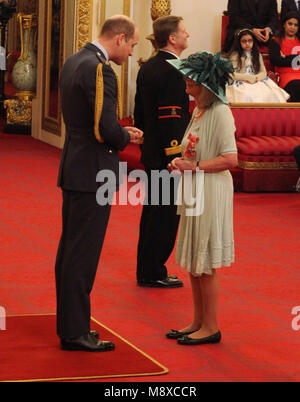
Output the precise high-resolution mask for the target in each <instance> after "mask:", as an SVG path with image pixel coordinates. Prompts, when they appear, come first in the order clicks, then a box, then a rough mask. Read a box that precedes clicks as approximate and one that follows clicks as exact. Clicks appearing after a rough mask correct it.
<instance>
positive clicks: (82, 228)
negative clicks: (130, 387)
mask: <svg viewBox="0 0 300 402" xmlns="http://www.w3.org/2000/svg"><path fill="white" fill-rule="evenodd" d="M137 42H138V30H137V27H136V26H135V24H134V23H133V22H132V21H131V20H130V19H129V18H127V17H125V16H114V17H112V18H110V19H108V20H107V21H106V22H105V23H104V25H103V28H102V31H101V35H100V38H99V39H98V40H96V41H94V42H93V43H87V44H86V45H85V46H84V48H83V49H82V50H80V51H79V52H78V53H76V54H74V55H72V56H71V57H70V58H69V59H68V60H67V61H66V63H65V65H64V67H63V70H62V73H61V96H62V112H63V117H64V122H65V125H66V140H65V145H64V148H63V153H62V158H61V163H60V169H59V177H58V185H59V186H60V187H61V188H62V193H63V207H62V235H61V239H60V244H59V247H58V252H57V258H56V265H55V273H56V290H57V333H58V336H59V337H60V339H61V346H62V348H63V349H65V350H85V351H106V350H112V349H113V348H114V345H113V344H112V343H111V342H107V341H100V340H99V339H98V337H99V334H98V333H96V332H95V331H90V315H91V311H90V293H91V290H92V287H93V283H94V279H95V275H96V271H97V266H98V262H99V258H100V253H101V248H102V245H103V241H104V236H105V232H106V228H107V224H108V219H109V214H110V209H111V200H112V197H113V192H114V191H115V190H116V189H117V188H115V186H114V183H113V184H112V185H109V184H106V188H107V191H106V195H105V196H106V197H107V198H106V200H103V199H97V201H98V203H97V201H96V193H97V192H98V190H99V189H100V188H101V186H103V183H102V182H100V183H97V181H96V176H97V174H98V172H99V171H102V172H103V170H104V169H105V170H107V171H110V172H113V173H114V175H115V176H116V178H118V177H119V155H118V150H122V149H124V148H125V147H126V145H127V144H128V143H129V142H130V141H131V142H139V140H140V138H141V136H142V133H141V131H140V130H138V129H135V128H128V127H126V128H122V127H121V126H120V125H119V123H118V119H117V113H116V110H117V103H118V102H117V100H118V98H119V97H118V79H117V76H116V74H115V73H114V70H113V68H112V66H111V65H110V63H109V60H112V61H114V62H115V63H116V64H119V65H120V64H122V63H124V62H125V61H126V60H127V58H128V56H131V55H132V53H133V48H134V46H135V45H136V44H137ZM116 182H117V180H116ZM116 186H118V183H117V185H116ZM97 195H98V194H97ZM100 198H101V197H100ZM102 198H103V197H102ZM99 204H101V205H99Z"/></svg>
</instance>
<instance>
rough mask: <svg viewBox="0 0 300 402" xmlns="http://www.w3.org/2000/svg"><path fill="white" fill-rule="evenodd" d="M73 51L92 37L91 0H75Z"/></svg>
mask: <svg viewBox="0 0 300 402" xmlns="http://www.w3.org/2000/svg"><path fill="white" fill-rule="evenodd" d="M75 18H76V22H75V49H74V50H75V52H77V51H78V50H80V49H81V48H82V47H83V46H84V45H85V44H86V42H89V41H91V39H92V29H93V0H76V12H75Z"/></svg>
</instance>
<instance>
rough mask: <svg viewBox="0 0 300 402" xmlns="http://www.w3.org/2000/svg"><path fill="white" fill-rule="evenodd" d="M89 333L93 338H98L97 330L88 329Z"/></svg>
mask: <svg viewBox="0 0 300 402" xmlns="http://www.w3.org/2000/svg"><path fill="white" fill-rule="evenodd" d="M90 334H91V335H93V336H94V337H95V338H97V339H99V332H98V331H95V330H92V331H90Z"/></svg>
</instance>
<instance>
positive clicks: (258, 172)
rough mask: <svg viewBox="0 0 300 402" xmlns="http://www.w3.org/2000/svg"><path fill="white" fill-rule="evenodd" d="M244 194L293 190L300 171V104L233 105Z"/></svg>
mask: <svg viewBox="0 0 300 402" xmlns="http://www.w3.org/2000/svg"><path fill="white" fill-rule="evenodd" d="M231 110H232V113H233V116H234V119H235V124H236V128H237V130H236V143H237V148H238V159H239V167H240V168H241V169H242V171H243V191H249V192H258V191H292V190H293V187H294V186H295V183H296V181H297V179H298V177H299V171H298V169H297V165H296V162H295V159H294V156H293V154H292V152H293V149H294V148H295V147H296V146H297V145H300V104H295V103H294V104H287V105H284V106H279V105H278V106H276V107H275V105H274V106H273V107H272V105H271V104H269V105H260V106H258V105H255V104H253V105H252V106H250V107H249V106H245V107H242V105H240V106H232V108H231Z"/></svg>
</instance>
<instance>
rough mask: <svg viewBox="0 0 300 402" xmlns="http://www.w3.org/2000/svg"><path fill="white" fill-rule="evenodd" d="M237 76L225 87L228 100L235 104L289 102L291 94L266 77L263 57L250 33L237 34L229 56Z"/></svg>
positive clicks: (245, 30)
mask: <svg viewBox="0 0 300 402" xmlns="http://www.w3.org/2000/svg"><path fill="white" fill-rule="evenodd" d="M227 57H228V58H229V59H230V60H231V61H232V64H233V67H234V69H235V73H234V74H233V75H232V79H233V80H232V81H231V82H230V83H229V84H228V85H227V87H226V96H227V99H228V101H229V102H230V103H233V102H264V103H268V102H286V101H287V99H289V94H288V93H287V92H285V91H284V90H283V89H281V88H280V87H279V86H278V85H277V84H276V83H275V82H274V81H273V80H271V79H270V78H269V77H267V72H266V68H265V65H264V61H263V58H262V55H261V54H260V53H259V50H258V47H257V44H256V39H255V36H254V34H253V32H252V31H251V30H250V29H242V30H241V31H239V32H237V34H236V39H235V42H234V44H233V47H232V49H231V51H230V52H229V54H228V56H227Z"/></svg>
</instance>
